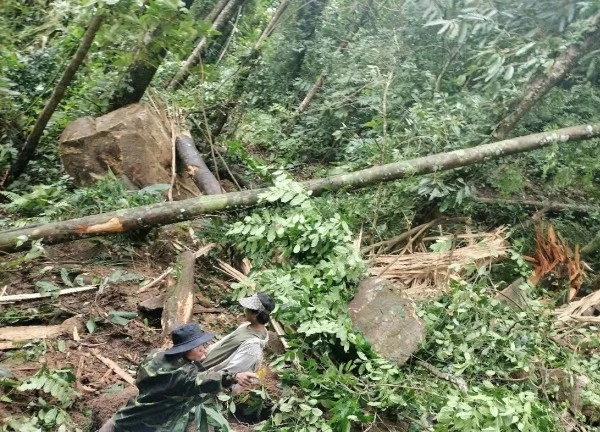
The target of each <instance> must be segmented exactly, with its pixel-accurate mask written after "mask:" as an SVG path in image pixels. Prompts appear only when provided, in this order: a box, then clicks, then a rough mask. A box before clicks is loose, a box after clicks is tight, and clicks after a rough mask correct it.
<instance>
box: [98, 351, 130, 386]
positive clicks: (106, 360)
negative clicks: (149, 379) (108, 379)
mask: <svg viewBox="0 0 600 432" xmlns="http://www.w3.org/2000/svg"><path fill="white" fill-rule="evenodd" d="M91 351H92V354H94V356H95V357H96V358H97V359H98V360H100V361H101V362H102V363H104V364H105V365H106V366H107V367H108V368H109V369H110V370H112V371H113V372H114V373H116V374H117V375H119V376H120V377H121V378H122V379H123V380H124V381H125V382H127V383H129V384H131V385H135V379H134V378H133V377H132V376H131V375H129V374H128V373H127V372H125V371H124V370H123V369H122V368H121V367H120V366H119V365H118V364H116V363H115V362H114V361H112V360H111V359H109V358H106V357H104V356H103V355H101V354H100V353H99V352H98V350H97V349H95V348H93V349H92V350H91Z"/></svg>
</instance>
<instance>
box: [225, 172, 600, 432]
mask: <svg viewBox="0 0 600 432" xmlns="http://www.w3.org/2000/svg"><path fill="white" fill-rule="evenodd" d="M262 199H263V200H268V201H272V202H281V203H288V204H287V205H279V206H278V207H275V208H271V209H263V210H259V211H257V212H255V213H253V214H252V215H250V216H247V217H246V218H245V219H244V220H243V221H241V222H236V223H234V224H232V225H231V227H230V229H229V231H228V233H227V235H228V236H229V237H230V238H231V240H232V241H233V242H234V243H235V244H236V245H237V247H238V248H239V249H240V251H241V252H242V253H243V255H244V256H247V257H248V258H249V259H250V260H251V261H252V262H253V263H254V264H256V265H255V267H254V268H255V269H256V270H255V271H253V272H252V273H251V274H250V276H249V278H248V279H247V280H246V281H244V282H242V283H239V284H237V285H235V293H236V295H237V296H240V297H241V296H244V295H246V294H248V293H249V292H253V291H255V290H261V291H265V292H268V293H270V294H271V295H273V296H274V297H275V298H276V302H277V304H278V305H279V306H278V309H277V310H276V315H277V318H278V319H279V320H281V322H282V323H283V324H284V327H285V328H286V329H287V330H288V340H289V342H290V345H291V348H290V350H288V351H287V352H286V354H285V355H283V356H282V357H280V358H277V359H276V360H274V362H273V364H272V366H273V367H275V368H276V369H277V370H278V371H279V373H280V376H281V378H282V381H283V383H284V389H283V396H282V397H281V398H279V399H278V400H275V401H271V403H274V404H275V405H276V409H275V414H274V415H273V416H272V418H270V419H269V420H267V421H265V422H263V423H262V424H261V425H260V426H259V429H260V430H264V431H271V430H273V431H274V430H278V431H300V432H303V431H306V432H309V431H336V432H337V431H349V430H351V428H352V427H353V426H357V427H359V428H361V429H363V430H366V429H368V428H369V427H372V426H375V425H376V424H378V423H379V422H381V421H392V422H401V421H404V422H406V423H405V424H409V425H410V426H409V430H414V431H416V430H434V431H461V432H465V431H468V432H470V431H472V432H476V431H477V432H479V431H512V430H520V431H559V430H562V428H561V426H560V417H561V413H562V412H563V411H564V410H565V408H566V407H567V406H568V402H565V401H561V399H560V398H558V397H557V394H558V392H559V389H558V388H557V387H556V385H550V384H548V383H547V382H545V381H544V378H543V377H544V374H545V373H546V372H545V371H548V370H552V369H556V368H559V369H561V370H563V371H566V372H567V373H569V372H572V373H577V374H582V375H585V376H587V377H588V378H590V380H591V384H590V385H589V386H588V387H586V393H585V394H586V396H585V404H587V406H588V408H589V409H588V411H587V412H588V414H589V413H596V414H594V415H597V413H598V412H599V410H600V405H599V404H598V401H599V400H600V399H599V397H600V387H599V386H598V383H599V382H600V380H599V378H600V376H599V375H598V374H599V366H600V363H599V361H598V360H597V359H596V358H595V357H594V358H593V359H592V360H590V358H587V356H586V355H585V354H583V353H581V354H580V353H575V352H573V351H571V350H569V349H568V348H565V347H563V346H561V345H558V344H557V343H556V342H554V334H555V331H556V329H555V325H554V321H553V319H552V316H551V315H550V314H549V312H548V311H547V310H546V306H545V305H544V304H543V303H540V302H538V301H534V300H531V301H529V302H528V303H527V305H526V308H525V309H523V310H518V311H515V310H513V309H511V308H510V307H508V306H507V305H505V304H503V303H500V302H499V301H498V300H495V299H494V298H493V294H494V292H493V290H492V289H490V287H489V284H490V279H489V276H490V275H489V274H488V273H481V272H479V273H478V274H475V275H472V276H470V277H469V278H468V279H467V280H465V281H461V282H458V283H455V284H454V286H453V289H452V291H451V293H450V294H448V295H446V296H444V297H443V298H441V299H439V300H438V301H436V302H433V303H430V304H424V305H422V306H421V316H422V318H423V319H424V321H425V323H426V326H427V338H426V341H425V343H424V344H423V345H422V347H421V349H420V350H419V351H418V352H417V353H416V354H415V355H414V356H413V359H414V360H415V361H413V362H411V363H410V364H408V365H406V366H405V367H403V368H399V367H398V366H397V365H395V364H392V363H391V362H389V361H387V360H385V359H382V358H380V357H379V356H378V355H377V354H376V353H374V352H373V351H372V350H371V348H370V346H369V344H368V343H367V342H366V341H365V340H364V339H363V338H362V337H361V336H360V335H359V334H357V333H356V332H355V331H354V330H353V329H352V324H351V321H350V319H349V317H348V314H347V302H348V300H349V299H350V298H351V297H352V295H353V292H354V288H355V286H356V283H357V282H358V280H359V279H360V278H361V277H362V276H363V274H364V268H363V264H362V261H361V260H360V257H359V254H358V250H357V247H356V245H355V244H354V237H353V235H352V233H351V231H350V230H349V228H348V225H347V224H346V223H345V221H344V218H343V217H342V216H340V215H337V214H334V215H330V213H331V211H330V209H323V208H321V207H320V206H319V205H318V203H319V202H320V201H319V200H311V199H310V198H309V196H308V194H306V193H305V192H304V191H303V190H302V188H301V187H300V186H299V185H298V184H296V183H294V182H292V181H291V180H290V179H289V178H287V177H286V176H285V175H283V174H281V173H280V174H278V175H277V176H276V178H275V187H273V188H271V189H270V190H269V192H267V193H265V194H264V195H263V196H262ZM323 215H328V216H327V217H324V216H323ZM512 256H513V259H514V260H515V264H516V265H515V267H516V268H518V269H519V270H518V271H519V272H521V274H523V275H528V272H529V269H528V267H527V264H526V262H525V261H524V260H523V259H519V258H520V255H519V254H518V253H517V252H514V253H513V254H512ZM594 330H595V329H594V328H592V332H593V331H594ZM419 359H422V360H425V361H427V362H429V363H430V364H431V365H433V366H434V367H435V368H437V369H438V370H439V371H441V372H442V373H444V374H447V375H448V376H450V377H454V378H456V379H461V380H464V382H465V383H466V384H467V390H466V392H463V391H461V389H460V387H459V386H457V385H456V384H455V383H454V382H452V381H446V380H441V379H438V378H437V377H435V376H433V375H432V374H431V373H430V372H429V371H428V370H426V369H424V368H423V367H422V366H421V365H420V364H419V362H418V361H416V360H419ZM263 396H264V397H268V395H263ZM587 420H588V421H589V420H590V419H589V418H588V419H587Z"/></svg>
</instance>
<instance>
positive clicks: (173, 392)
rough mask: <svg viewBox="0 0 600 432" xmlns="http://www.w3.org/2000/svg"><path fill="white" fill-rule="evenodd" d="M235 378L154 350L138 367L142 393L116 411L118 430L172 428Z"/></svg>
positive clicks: (155, 431)
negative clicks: (204, 369) (200, 367)
mask: <svg viewBox="0 0 600 432" xmlns="http://www.w3.org/2000/svg"><path fill="white" fill-rule="evenodd" d="M233 382H234V376H233V375H231V374H229V373H227V372H203V371H200V369H199V367H198V365H197V364H196V363H193V362H191V361H189V360H187V359H185V358H184V357H182V356H167V355H165V354H164V351H159V352H155V353H153V354H150V355H149V356H148V357H146V358H145V359H144V361H142V363H141V364H140V366H139V368H138V372H137V378H136V385H137V387H138V389H139V391H140V394H139V396H138V397H137V398H135V399H132V400H130V401H129V403H128V404H127V405H126V406H125V407H124V408H122V409H121V410H119V412H117V414H115V416H114V417H113V419H114V430H115V432H170V431H172V430H174V429H175V426H176V424H177V421H178V420H179V419H180V418H181V417H182V416H184V415H187V413H189V411H190V410H191V409H192V408H193V407H194V406H196V405H198V404H200V403H201V402H203V401H204V400H206V399H207V398H209V397H210V396H211V395H212V394H216V393H218V392H219V391H221V390H222V389H223V388H227V387H230V386H231V385H232V384H233Z"/></svg>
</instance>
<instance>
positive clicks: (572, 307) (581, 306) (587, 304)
mask: <svg viewBox="0 0 600 432" xmlns="http://www.w3.org/2000/svg"><path fill="white" fill-rule="evenodd" d="M596 305H600V291H596V292H593V293H591V294H590V295H587V296H585V297H583V298H581V299H579V300H575V301H572V302H571V303H569V304H567V305H564V306H562V307H560V308H558V309H556V310H555V311H554V314H555V315H556V320H557V321H558V322H566V321H570V320H574V321H579V322H587V323H600V317H597V316H596V317H594V316H585V315H584V312H585V311H587V310H588V309H589V308H591V307H594V306H596Z"/></svg>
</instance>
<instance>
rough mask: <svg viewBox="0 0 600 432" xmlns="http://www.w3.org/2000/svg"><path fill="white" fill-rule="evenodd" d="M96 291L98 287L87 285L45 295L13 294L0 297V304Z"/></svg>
mask: <svg viewBox="0 0 600 432" xmlns="http://www.w3.org/2000/svg"><path fill="white" fill-rule="evenodd" d="M95 289H98V285H88V286H82V287H75V288H65V289H61V290H58V291H55V292H45V293H33V294H14V295H5V296H2V297H0V304H8V303H14V302H17V301H25V300H37V299H41V298H47V297H52V296H57V295H58V296H62V295H67V294H75V293H79V292H83V291H91V290H95Z"/></svg>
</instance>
